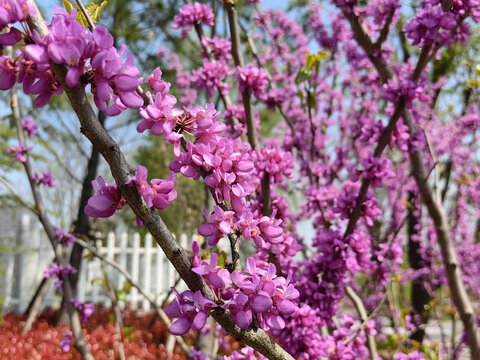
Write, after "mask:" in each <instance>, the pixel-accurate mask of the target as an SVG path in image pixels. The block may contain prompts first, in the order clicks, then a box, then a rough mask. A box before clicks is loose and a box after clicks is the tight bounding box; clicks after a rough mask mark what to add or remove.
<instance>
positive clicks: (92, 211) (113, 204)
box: [84, 176, 126, 218]
mask: <svg viewBox="0 0 480 360" xmlns="http://www.w3.org/2000/svg"><path fill="white" fill-rule="evenodd" d="M92 186H93V188H94V189H95V192H96V193H97V195H94V196H92V197H91V198H90V199H88V203H87V206H85V210H84V211H85V214H87V215H88V216H91V217H96V218H107V217H110V216H112V215H113V214H114V213H115V211H117V210H120V209H122V208H123V206H124V205H125V203H126V201H125V199H124V198H123V197H122V195H121V194H120V191H119V190H118V188H117V185H115V184H112V185H110V184H106V183H105V181H104V180H103V178H102V177H101V176H99V177H98V178H97V180H96V181H95V180H94V181H92Z"/></svg>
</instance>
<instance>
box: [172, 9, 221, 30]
mask: <svg viewBox="0 0 480 360" xmlns="http://www.w3.org/2000/svg"><path fill="white" fill-rule="evenodd" d="M173 21H174V22H173V25H172V27H173V28H174V29H179V28H182V39H185V38H186V37H187V34H188V32H189V31H190V30H192V27H193V26H194V25H200V24H202V23H203V24H205V25H207V26H213V24H214V21H215V14H214V13H213V10H212V8H211V7H210V6H208V5H207V4H201V3H199V2H195V3H193V4H185V5H184V6H183V7H182V8H181V9H180V13H179V14H178V15H175V17H174V18H173Z"/></svg>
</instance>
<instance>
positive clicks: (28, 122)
mask: <svg viewBox="0 0 480 360" xmlns="http://www.w3.org/2000/svg"><path fill="white" fill-rule="evenodd" d="M22 128H23V130H25V132H26V133H27V135H28V137H29V138H30V139H31V138H32V137H33V136H34V135H35V134H36V133H37V129H38V125H37V123H36V122H35V120H33V119H32V118H31V117H29V116H25V117H24V118H23V120H22Z"/></svg>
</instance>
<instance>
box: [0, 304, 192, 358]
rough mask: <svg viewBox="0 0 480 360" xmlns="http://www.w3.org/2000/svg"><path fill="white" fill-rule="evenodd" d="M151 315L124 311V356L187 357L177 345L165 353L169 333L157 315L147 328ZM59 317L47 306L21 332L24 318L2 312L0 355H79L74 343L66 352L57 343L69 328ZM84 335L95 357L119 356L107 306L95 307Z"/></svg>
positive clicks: (56, 356)
mask: <svg viewBox="0 0 480 360" xmlns="http://www.w3.org/2000/svg"><path fill="white" fill-rule="evenodd" d="M152 316H153V315H152V313H148V314H138V313H136V312H134V311H131V310H125V311H124V312H123V321H124V333H123V346H124V349H125V355H126V358H127V359H139V360H150V359H169V360H186V357H185V355H184V353H183V352H182V350H181V349H180V348H179V347H178V346H176V348H175V350H174V354H171V355H168V354H167V352H166V350H165V345H164V344H165V343H166V340H167V337H168V335H169V333H168V329H167V328H166V327H165V325H164V324H163V323H162V322H161V321H160V320H159V319H158V318H157V319H156V320H155V322H154V323H153V326H151V327H150V328H149V329H147V327H148V325H149V323H150V320H151V319H152ZM58 319H59V311H58V310H55V311H54V310H46V311H44V312H43V313H42V314H41V315H40V316H39V318H38V319H37V321H36V322H35V324H34V325H33V327H32V329H31V331H30V332H29V333H28V334H25V335H23V334H22V329H23V325H24V320H25V318H24V317H22V316H19V315H15V314H10V313H8V314H5V315H4V316H3V318H2V319H1V321H0V359H1V360H7V359H8V360H17V359H18V360H20V359H21V360H30V359H48V360H67V359H75V360H76V359H80V356H79V355H78V353H77V352H76V350H75V349H74V348H73V347H72V348H71V349H70V350H69V351H68V352H65V351H63V350H62V348H61V347H60V342H61V341H62V339H63V335H64V334H65V333H66V332H67V331H68V330H69V326H68V324H63V323H58ZM84 338H85V340H86V342H87V344H88V346H89V348H90V350H91V352H92V354H93V356H94V357H95V359H96V360H106V359H109V360H111V359H117V358H118V353H117V348H118V336H117V334H116V332H115V326H114V323H113V316H112V311H111V310H110V309H104V308H97V309H96V311H95V312H94V314H93V315H92V316H91V317H90V319H89V320H88V322H87V323H86V324H84Z"/></svg>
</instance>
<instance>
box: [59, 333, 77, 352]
mask: <svg viewBox="0 0 480 360" xmlns="http://www.w3.org/2000/svg"><path fill="white" fill-rule="evenodd" d="M73 343H74V340H73V334H72V331H71V330H68V332H67V333H65V334H63V339H62V341H61V342H60V347H61V348H62V350H63V351H64V352H67V351H68V350H70V347H71V346H72V344H73Z"/></svg>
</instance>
